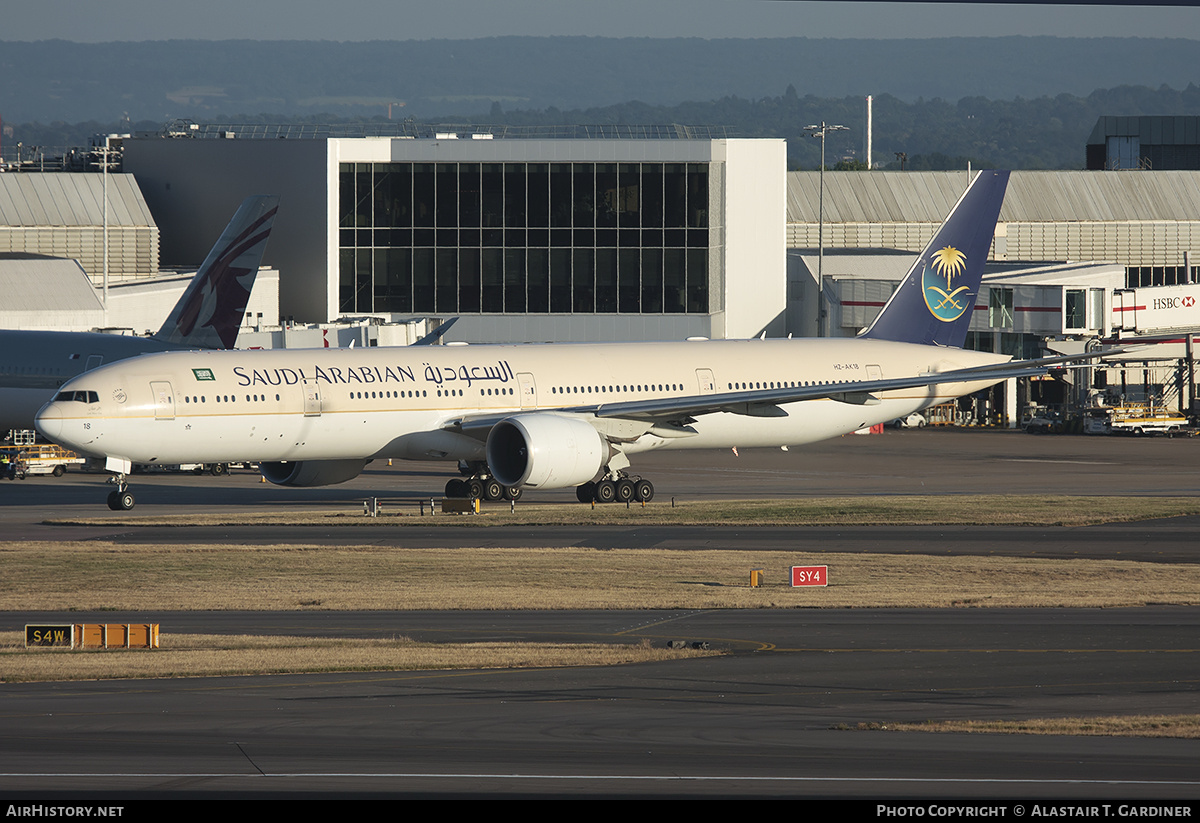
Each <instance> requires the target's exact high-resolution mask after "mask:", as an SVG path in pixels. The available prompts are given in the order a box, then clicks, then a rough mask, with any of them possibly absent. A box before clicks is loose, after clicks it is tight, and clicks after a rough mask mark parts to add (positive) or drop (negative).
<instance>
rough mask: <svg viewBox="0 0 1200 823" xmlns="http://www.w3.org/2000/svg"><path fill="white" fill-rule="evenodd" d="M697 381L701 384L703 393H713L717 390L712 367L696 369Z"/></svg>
mask: <svg viewBox="0 0 1200 823" xmlns="http://www.w3.org/2000/svg"><path fill="white" fill-rule="evenodd" d="M696 382H697V383H699V384H700V393H701V394H712V393H713V392H714V391H715V390H716V386H717V384H716V381H715V380H713V373H712V369H696Z"/></svg>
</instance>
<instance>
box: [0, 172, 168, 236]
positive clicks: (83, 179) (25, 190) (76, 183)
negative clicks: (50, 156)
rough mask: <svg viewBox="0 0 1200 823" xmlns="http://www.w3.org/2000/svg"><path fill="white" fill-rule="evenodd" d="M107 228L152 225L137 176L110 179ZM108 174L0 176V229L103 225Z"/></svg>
mask: <svg viewBox="0 0 1200 823" xmlns="http://www.w3.org/2000/svg"><path fill="white" fill-rule="evenodd" d="M108 224H109V225H110V226H153V225H154V218H153V217H152V216H151V214H150V209H149V208H148V207H147V206H146V201H145V200H144V199H143V198H142V192H141V190H140V189H139V188H138V186H137V182H136V181H135V180H134V179H133V175H132V174H110V175H108ZM103 225H104V175H102V174H93V173H88V172H80V173H67V172H46V173H24V172H22V173H20V174H0V226H12V227H23V228H34V227H43V226H103Z"/></svg>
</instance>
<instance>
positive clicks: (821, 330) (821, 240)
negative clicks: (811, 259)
mask: <svg viewBox="0 0 1200 823" xmlns="http://www.w3.org/2000/svg"><path fill="white" fill-rule="evenodd" d="M804 130H805V131H806V132H808V133H809V134H811V135H812V136H813V137H819V138H820V139H821V178H820V179H821V193H820V195H819V196H818V198H817V203H818V205H817V214H818V216H817V337H824V336H825V135H826V134H827V133H829V132H831V131H849V130H850V129H848V128H846V127H845V126H836V125H833V124H831V123H826V122H825V121H824V120H822V121H821V125H819V126H805V127H804Z"/></svg>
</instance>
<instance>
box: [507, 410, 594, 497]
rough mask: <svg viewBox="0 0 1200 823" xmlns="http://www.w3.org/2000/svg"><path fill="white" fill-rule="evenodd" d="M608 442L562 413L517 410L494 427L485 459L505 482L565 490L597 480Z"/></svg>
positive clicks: (575, 419)
mask: <svg viewBox="0 0 1200 823" xmlns="http://www.w3.org/2000/svg"><path fill="white" fill-rule="evenodd" d="M608 458H609V448H608V441H606V440H605V439H604V438H603V437H601V436H600V433H599V432H598V431H596V430H595V429H594V428H593V427H592V425H591V424H590V423H588V422H587V421H586V420H580V419H579V418H577V417H565V416H563V415H558V414H544V413H543V414H519V415H514V416H513V417H509V418H506V419H504V420H501V421H500V422H499V423H497V424H496V425H495V426H493V427H492V431H491V433H490V434H489V435H488V439H487V462H488V468H490V469H491V471H492V475H493V476H494V477H495V478H496V479H497V480H499V481H500V482H501V483H503V484H504V485H505V486H532V487H534V488H538V489H562V488H565V487H567V486H578V485H579V484H580V483H586V482H588V481H589V480H593V479H595V477H596V475H598V474H599V473H600V470H601V469H603V468H604V467H605V466H606V465H607V464H608Z"/></svg>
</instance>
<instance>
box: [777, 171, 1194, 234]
mask: <svg viewBox="0 0 1200 823" xmlns="http://www.w3.org/2000/svg"><path fill="white" fill-rule="evenodd" d="M819 178H820V174H819V173H818V172H815V171H800V172H788V185H787V221H788V222H789V223H816V222H817V219H818V214H819V194H820V179H819ZM967 182H968V176H967V172H966V171H965V170H964V171H872V172H865V171H845V172H830V171H827V172H825V222H827V223H941V222H942V220H943V219H944V218H945V216H946V214H947V213H949V211H950V209H951V208H952V207H953V206H954V204H955V203H956V202H957V201H958V198H959V197H960V196H961V195H962V193H963V191H964V189H965V188H966V185H967ZM1125 220H1129V221H1146V220H1167V221H1188V222H1195V221H1198V220H1200V171H1156V172H1153V173H1148V172H1140V171H1014V172H1013V173H1012V177H1011V178H1009V183H1008V191H1007V193H1006V194H1005V197H1004V205H1003V206H1002V207H1001V209H1000V220H999V222H1001V223H1036V222H1097V221H1125Z"/></svg>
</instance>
